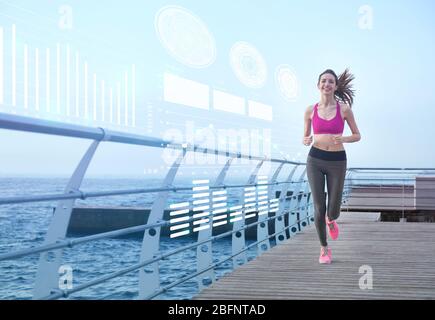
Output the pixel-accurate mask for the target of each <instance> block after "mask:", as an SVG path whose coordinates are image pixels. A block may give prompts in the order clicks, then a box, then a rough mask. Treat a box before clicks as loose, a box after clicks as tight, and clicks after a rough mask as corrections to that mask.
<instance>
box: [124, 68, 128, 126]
mask: <svg viewBox="0 0 435 320" xmlns="http://www.w3.org/2000/svg"><path fill="white" fill-rule="evenodd" d="M124 83H125V87H124V89H125V110H124V111H125V119H124V120H125V125H126V126H128V74H127V72H126V73H125V75H124Z"/></svg>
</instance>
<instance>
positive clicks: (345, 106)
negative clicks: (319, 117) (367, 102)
mask: <svg viewBox="0 0 435 320" xmlns="http://www.w3.org/2000/svg"><path fill="white" fill-rule="evenodd" d="M339 104H340V113H341V115H342V116H343V117H345V116H346V114H347V113H348V112H349V110H351V107H350V106H349V105H348V104H347V103H344V102H339Z"/></svg>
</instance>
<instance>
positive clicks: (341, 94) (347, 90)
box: [334, 69, 355, 107]
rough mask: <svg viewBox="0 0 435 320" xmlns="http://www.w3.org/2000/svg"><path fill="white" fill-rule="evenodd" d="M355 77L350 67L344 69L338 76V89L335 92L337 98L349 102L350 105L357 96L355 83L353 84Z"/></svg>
mask: <svg viewBox="0 0 435 320" xmlns="http://www.w3.org/2000/svg"><path fill="white" fill-rule="evenodd" d="M354 79H355V77H354V76H353V74H351V73H350V72H349V69H346V70H344V72H343V73H342V74H340V76H339V77H338V81H337V90H336V91H335V93H334V95H335V97H336V98H338V99H339V100H341V101H342V102H344V103H347V104H348V105H349V106H350V107H352V105H353V97H354V96H355V91H354V90H352V87H353V85H352V84H351V82H352V80H354Z"/></svg>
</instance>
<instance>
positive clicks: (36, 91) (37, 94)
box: [35, 48, 39, 111]
mask: <svg viewBox="0 0 435 320" xmlns="http://www.w3.org/2000/svg"><path fill="white" fill-rule="evenodd" d="M35 110H36V111H39V49H38V48H36V49H35Z"/></svg>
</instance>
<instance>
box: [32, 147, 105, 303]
mask: <svg viewBox="0 0 435 320" xmlns="http://www.w3.org/2000/svg"><path fill="white" fill-rule="evenodd" d="M99 143H100V141H94V142H92V144H91V145H90V146H89V148H88V150H87V151H86V153H85V155H84V156H83V157H82V159H81V160H80V162H79V164H78V166H77V168H76V169H75V171H74V173H73V175H72V176H71V178H70V180H69V182H68V185H67V186H66V188H65V191H64V193H65V194H67V193H71V192H76V191H77V190H79V189H80V186H81V184H82V181H83V177H84V176H85V174H86V170H87V169H88V166H89V163H90V162H91V160H92V157H93V156H94V154H95V151H96V150H97V147H98V145H99ZM74 203H75V199H68V200H62V201H59V202H58V203H57V206H56V209H55V211H54V215H53V219H52V221H51V223H50V227H49V229H48V232H47V236H46V237H45V239H44V244H49V243H53V242H56V241H60V240H63V239H65V236H66V233H67V231H68V225H69V221H70V218H71V213H72V210H73V207H74ZM62 252H63V249H57V250H52V251H48V252H44V253H41V255H40V256H39V263H38V271H37V273H36V283H35V289H34V293H33V299H41V298H42V297H45V296H48V295H50V294H51V293H52V292H53V291H56V290H59V267H60V266H61V259H62Z"/></svg>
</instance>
